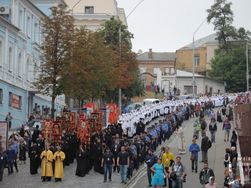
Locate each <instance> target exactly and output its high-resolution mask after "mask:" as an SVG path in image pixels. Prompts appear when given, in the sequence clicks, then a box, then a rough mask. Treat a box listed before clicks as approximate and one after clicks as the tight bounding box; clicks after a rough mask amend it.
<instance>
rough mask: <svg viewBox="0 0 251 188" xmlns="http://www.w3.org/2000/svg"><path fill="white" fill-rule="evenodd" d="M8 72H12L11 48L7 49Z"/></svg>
mask: <svg viewBox="0 0 251 188" xmlns="http://www.w3.org/2000/svg"><path fill="white" fill-rule="evenodd" d="M8 60H9V62H8V70H9V71H10V72H11V71H12V63H13V62H12V61H13V54H12V48H11V47H9V56H8Z"/></svg>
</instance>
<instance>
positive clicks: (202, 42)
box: [179, 33, 218, 50]
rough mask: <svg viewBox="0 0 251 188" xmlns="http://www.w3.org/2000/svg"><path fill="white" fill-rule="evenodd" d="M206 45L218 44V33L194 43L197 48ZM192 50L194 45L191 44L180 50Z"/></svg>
mask: <svg viewBox="0 0 251 188" xmlns="http://www.w3.org/2000/svg"><path fill="white" fill-rule="evenodd" d="M206 44H218V40H217V35H216V33H213V34H211V35H208V36H206V37H203V38H200V39H198V40H196V41H195V42H194V46H195V48H199V47H203V46H205V45H206ZM191 48H193V43H190V44H188V45H186V46H184V47H182V48H180V49H179V50H183V49H191Z"/></svg>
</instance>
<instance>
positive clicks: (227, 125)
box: [222, 117, 231, 142]
mask: <svg viewBox="0 0 251 188" xmlns="http://www.w3.org/2000/svg"><path fill="white" fill-rule="evenodd" d="M222 130H224V132H225V135H224V142H226V141H227V142H228V141H229V133H230V130H231V123H230V122H229V120H228V118H227V117H226V118H225V120H224V122H223V127H222Z"/></svg>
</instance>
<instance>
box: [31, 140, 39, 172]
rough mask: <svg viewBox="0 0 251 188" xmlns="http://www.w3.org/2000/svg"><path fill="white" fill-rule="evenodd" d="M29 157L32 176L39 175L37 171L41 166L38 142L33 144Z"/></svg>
mask: <svg viewBox="0 0 251 188" xmlns="http://www.w3.org/2000/svg"><path fill="white" fill-rule="evenodd" d="M29 157H30V174H37V169H38V166H39V165H38V162H39V160H38V158H39V152H38V148H37V144H36V142H32V143H31V147H30V149H29Z"/></svg>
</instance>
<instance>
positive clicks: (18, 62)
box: [17, 52, 22, 77]
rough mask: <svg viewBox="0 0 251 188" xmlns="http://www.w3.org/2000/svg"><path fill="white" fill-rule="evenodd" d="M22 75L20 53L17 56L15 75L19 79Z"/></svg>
mask: <svg viewBox="0 0 251 188" xmlns="http://www.w3.org/2000/svg"><path fill="white" fill-rule="evenodd" d="M21 74H22V53H21V52H20V53H19V54H18V61H17V75H18V76H19V77H21Z"/></svg>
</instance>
